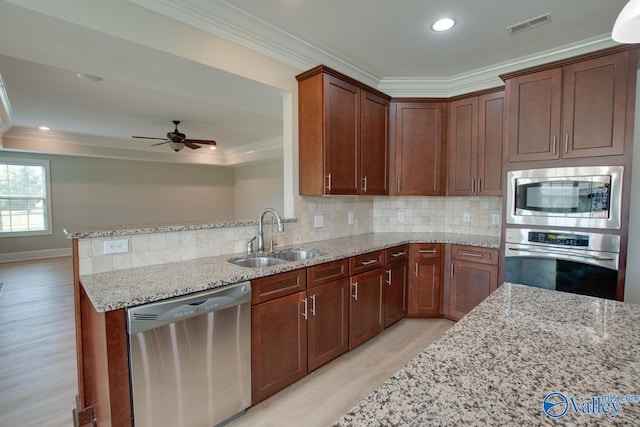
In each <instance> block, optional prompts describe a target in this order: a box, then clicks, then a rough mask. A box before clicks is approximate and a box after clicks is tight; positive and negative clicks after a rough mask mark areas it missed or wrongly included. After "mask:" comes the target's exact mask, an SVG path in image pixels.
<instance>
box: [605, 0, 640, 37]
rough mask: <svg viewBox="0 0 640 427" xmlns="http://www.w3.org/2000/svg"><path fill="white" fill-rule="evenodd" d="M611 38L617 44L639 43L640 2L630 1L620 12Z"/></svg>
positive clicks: (637, 0) (639, 0)
mask: <svg viewBox="0 0 640 427" xmlns="http://www.w3.org/2000/svg"><path fill="white" fill-rule="evenodd" d="M611 38H612V39H613V40H614V41H617V42H618V43H639V42H640V0H630V1H629V3H627V4H626V6H625V7H624V8H623V9H622V11H620V15H618V18H617V19H616V22H615V24H613V31H612V32H611Z"/></svg>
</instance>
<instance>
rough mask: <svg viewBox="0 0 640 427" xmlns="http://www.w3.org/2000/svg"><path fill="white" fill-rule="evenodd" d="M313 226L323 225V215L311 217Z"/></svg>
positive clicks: (320, 226)
mask: <svg viewBox="0 0 640 427" xmlns="http://www.w3.org/2000/svg"><path fill="white" fill-rule="evenodd" d="M313 226H314V227H315V228H322V227H324V215H315V216H314V217H313Z"/></svg>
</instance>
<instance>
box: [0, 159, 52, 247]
mask: <svg viewBox="0 0 640 427" xmlns="http://www.w3.org/2000/svg"><path fill="white" fill-rule="evenodd" d="M36 234H52V230H51V190H50V186H49V161H48V160H23V159H1V160H0V237H14V236H31V235H36Z"/></svg>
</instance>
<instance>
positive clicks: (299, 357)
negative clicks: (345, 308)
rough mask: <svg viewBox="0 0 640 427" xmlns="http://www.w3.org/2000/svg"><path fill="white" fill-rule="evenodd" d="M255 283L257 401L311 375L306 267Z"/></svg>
mask: <svg viewBox="0 0 640 427" xmlns="http://www.w3.org/2000/svg"><path fill="white" fill-rule="evenodd" d="M294 285H295V286H294ZM251 286H252V293H251V295H252V299H251V301H252V304H254V305H252V307H251V378H252V381H251V382H252V401H253V402H254V403H256V402H259V401H261V400H263V399H265V398H267V397H269V396H271V395H272V394H273V393H275V392H277V391H279V390H281V389H283V388H285V387H286V386H288V385H289V384H292V383H294V382H296V381H297V380H299V379H300V378H302V377H304V376H305V375H306V374H307V319H306V316H305V312H304V310H305V306H306V304H307V303H306V301H307V292H306V290H305V289H306V274H305V270H295V271H291V272H287V273H282V274H278V275H274V276H268V277H264V278H260V279H257V280H254V281H252V282H251ZM299 287H302V289H303V290H298V289H299ZM283 294H284V296H283Z"/></svg>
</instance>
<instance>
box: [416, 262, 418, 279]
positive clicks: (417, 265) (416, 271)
mask: <svg viewBox="0 0 640 427" xmlns="http://www.w3.org/2000/svg"><path fill="white" fill-rule="evenodd" d="M416 277H418V263H417V262H416Z"/></svg>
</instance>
